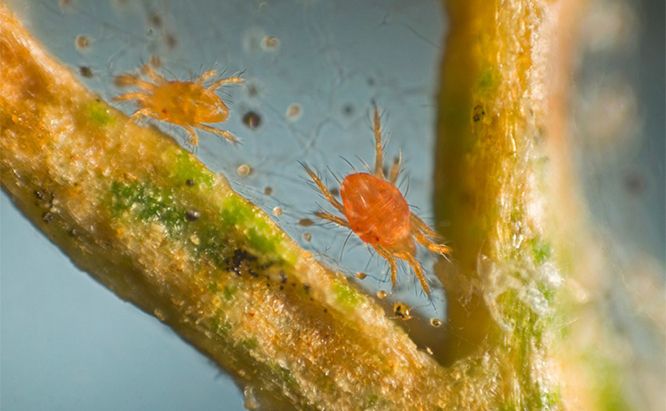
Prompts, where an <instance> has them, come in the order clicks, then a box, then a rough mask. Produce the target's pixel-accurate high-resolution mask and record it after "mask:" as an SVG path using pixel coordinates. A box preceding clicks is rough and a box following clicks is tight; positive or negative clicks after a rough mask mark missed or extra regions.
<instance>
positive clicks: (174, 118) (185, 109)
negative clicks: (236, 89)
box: [114, 65, 243, 147]
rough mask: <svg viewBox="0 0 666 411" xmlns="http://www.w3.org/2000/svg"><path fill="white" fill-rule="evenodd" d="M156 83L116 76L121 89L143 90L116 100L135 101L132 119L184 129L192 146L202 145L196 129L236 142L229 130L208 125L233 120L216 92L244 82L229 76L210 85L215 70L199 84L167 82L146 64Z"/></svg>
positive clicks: (121, 96) (122, 95)
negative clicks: (207, 83)
mask: <svg viewBox="0 0 666 411" xmlns="http://www.w3.org/2000/svg"><path fill="white" fill-rule="evenodd" d="M141 71H142V73H144V74H145V75H146V76H148V78H150V79H151V80H152V81H153V82H152V83H151V82H148V81H145V80H142V79H140V78H139V77H138V76H136V75H133V74H122V75H120V76H118V77H116V84H117V85H118V86H120V87H137V88H139V89H140V91H137V92H131V93H125V94H121V95H119V96H117V97H115V98H114V100H116V101H127V100H135V101H136V102H137V104H138V106H139V109H138V110H137V111H136V112H134V114H132V118H138V117H141V116H146V117H152V118H154V119H156V120H160V121H165V122H168V123H172V124H176V125H178V126H181V127H183V128H184V129H185V131H187V133H188V135H189V137H190V143H191V144H192V145H193V146H195V147H196V146H197V145H198V144H199V138H198V137H197V133H196V131H195V128H199V129H201V130H204V131H208V132H210V133H213V134H216V135H218V136H220V137H224V138H225V139H227V140H229V141H231V142H236V141H237V139H236V137H235V136H234V135H233V134H231V133H230V132H228V131H227V130H220V129H218V128H215V127H212V126H209V125H207V124H204V123H221V122H224V121H226V120H227V118H228V117H229V107H227V105H226V104H225V103H224V101H223V100H222V99H221V98H220V96H218V95H217V94H216V90H217V89H218V88H220V87H222V86H224V85H229V84H238V83H241V82H243V79H241V78H240V77H226V78H222V79H219V80H217V81H214V82H213V83H211V84H210V85H208V86H206V85H205V83H206V81H208V80H210V79H211V78H213V77H215V75H216V72H215V71H214V70H210V71H207V72H205V73H203V74H202V75H201V76H200V77H199V78H198V79H196V80H195V81H178V80H172V81H170V80H166V79H165V78H164V77H162V76H160V75H159V74H157V73H156V72H155V71H154V70H153V69H152V67H150V66H149V65H145V66H143V67H142V69H141Z"/></svg>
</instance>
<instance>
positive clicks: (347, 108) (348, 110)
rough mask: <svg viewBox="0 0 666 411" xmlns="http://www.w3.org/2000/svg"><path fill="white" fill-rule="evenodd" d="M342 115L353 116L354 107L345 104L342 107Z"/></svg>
mask: <svg viewBox="0 0 666 411" xmlns="http://www.w3.org/2000/svg"><path fill="white" fill-rule="evenodd" d="M342 114H344V115H345V116H351V115H352V114H354V106H353V105H351V104H345V105H344V106H342Z"/></svg>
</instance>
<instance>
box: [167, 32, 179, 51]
mask: <svg viewBox="0 0 666 411" xmlns="http://www.w3.org/2000/svg"><path fill="white" fill-rule="evenodd" d="M164 42H165V43H166V45H167V47H169V49H171V50H173V49H175V48H176V46H177V45H178V40H177V39H176V36H174V35H173V34H171V33H167V34H166V36H165V37H164Z"/></svg>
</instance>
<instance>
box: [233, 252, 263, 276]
mask: <svg viewBox="0 0 666 411" xmlns="http://www.w3.org/2000/svg"><path fill="white" fill-rule="evenodd" d="M256 261H257V257H256V256H254V255H252V254H250V253H248V252H247V251H245V250H236V251H234V255H233V256H232V257H231V258H230V259H227V267H228V269H229V270H230V271H233V272H234V273H236V274H237V275H243V274H244V273H249V274H250V275H251V276H253V277H257V276H258V274H257V273H256V272H255V271H254V270H252V269H250V266H251V265H252V264H254V263H255V262H256Z"/></svg>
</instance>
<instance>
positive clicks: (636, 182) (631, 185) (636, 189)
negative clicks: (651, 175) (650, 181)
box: [624, 173, 647, 195]
mask: <svg viewBox="0 0 666 411" xmlns="http://www.w3.org/2000/svg"><path fill="white" fill-rule="evenodd" d="M646 185H647V184H646V183H645V177H643V176H642V175H640V174H637V173H629V174H627V175H626V176H624V188H625V189H626V190H627V192H629V193H630V194H633V195H640V194H642V193H643V192H644V191H645V186H646Z"/></svg>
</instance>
